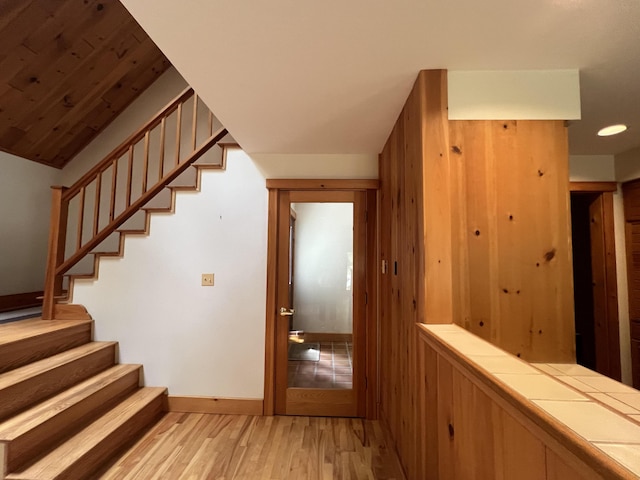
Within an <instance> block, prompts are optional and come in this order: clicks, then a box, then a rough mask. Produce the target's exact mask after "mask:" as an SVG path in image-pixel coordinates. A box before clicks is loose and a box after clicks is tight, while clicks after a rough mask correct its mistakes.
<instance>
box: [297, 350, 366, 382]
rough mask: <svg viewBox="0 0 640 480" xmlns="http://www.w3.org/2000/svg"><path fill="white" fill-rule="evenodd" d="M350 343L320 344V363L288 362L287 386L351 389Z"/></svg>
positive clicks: (351, 352) (351, 351)
mask: <svg viewBox="0 0 640 480" xmlns="http://www.w3.org/2000/svg"><path fill="white" fill-rule="evenodd" d="M352 356H353V345H352V343H351V342H320V361H318V362H308V361H295V360H289V386H290V387H301V388H340V389H350V388H352V380H353V363H352Z"/></svg>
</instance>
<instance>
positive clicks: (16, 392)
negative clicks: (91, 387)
mask: <svg viewBox="0 0 640 480" xmlns="http://www.w3.org/2000/svg"><path fill="white" fill-rule="evenodd" d="M115 347H116V342H91V343H87V344H84V345H81V346H79V347H75V348H72V349H70V350H67V351H64V352H62V353H58V354H57V355H53V356H51V357H48V358H45V359H42V360H39V361H37V362H33V363H30V364H28V365H25V366H23V367H19V368H16V369H15V370H11V371H8V372H5V373H3V374H0V398H2V402H0V418H6V417H8V416H9V415H14V414H16V413H18V412H20V411H22V410H24V409H26V408H28V407H30V406H32V405H34V404H35V403H38V402H40V401H42V400H44V399H46V398H48V397H50V396H52V395H56V394H57V393H59V392H61V391H62V390H64V389H66V388H69V387H71V386H73V385H75V384H77V383H79V382H81V381H83V380H86V379H87V378H89V377H91V376H93V375H96V374H97V373H99V372H101V371H103V370H106V369H107V368H109V367H111V366H113V365H114V364H115V351H116V350H115Z"/></svg>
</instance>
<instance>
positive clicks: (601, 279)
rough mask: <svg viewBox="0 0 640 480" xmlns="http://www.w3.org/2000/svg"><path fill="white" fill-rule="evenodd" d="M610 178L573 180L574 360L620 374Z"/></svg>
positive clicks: (586, 365) (603, 370) (612, 187)
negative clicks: (603, 180) (604, 181)
mask: <svg viewBox="0 0 640 480" xmlns="http://www.w3.org/2000/svg"><path fill="white" fill-rule="evenodd" d="M616 188H617V185H616V184H615V182H611V183H608V182H607V183H602V182H598V183H588V182H585V183H571V188H570V190H571V232H572V245H573V284H574V312H575V331H576V362H577V363H579V364H580V365H583V366H585V367H587V368H589V369H591V370H595V371H597V372H599V373H601V374H603V375H607V376H608V377H611V378H613V379H615V380H620V378H621V371H620V337H619V326H618V303H617V279H616V264H615V240H614V225H613V192H614V191H615V190H616Z"/></svg>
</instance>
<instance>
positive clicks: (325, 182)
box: [267, 178, 380, 190]
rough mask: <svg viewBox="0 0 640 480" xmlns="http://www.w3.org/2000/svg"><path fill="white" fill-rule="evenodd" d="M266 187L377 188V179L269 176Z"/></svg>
mask: <svg viewBox="0 0 640 480" xmlns="http://www.w3.org/2000/svg"><path fill="white" fill-rule="evenodd" d="M267 188H269V189H278V190H377V189H378V188H380V181H379V180H377V179H353V180H351V179H349V180H343V179H290V178H269V179H267Z"/></svg>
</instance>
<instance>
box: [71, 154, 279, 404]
mask: <svg viewBox="0 0 640 480" xmlns="http://www.w3.org/2000/svg"><path fill="white" fill-rule="evenodd" d="M266 236H267V190H266V188H265V181H264V177H263V176H262V175H261V174H260V172H259V171H258V170H257V168H256V167H255V165H254V164H253V162H252V161H251V159H250V158H249V157H248V156H246V155H245V154H244V153H243V152H241V151H234V152H231V153H230V155H229V158H228V165H227V170H226V171H224V172H221V171H205V172H203V174H202V190H201V192H199V193H195V192H193V193H190V192H189V193H187V192H181V193H178V196H177V200H176V212H175V214H154V215H153V217H152V219H151V235H150V236H148V237H136V236H130V237H128V238H127V239H126V244H125V255H124V258H122V259H113V258H103V259H102V260H101V263H100V275H99V279H98V280H95V281H90V280H82V281H76V284H75V291H74V297H73V301H74V302H76V303H81V304H83V305H84V306H85V307H87V309H88V311H89V312H90V314H91V315H92V317H93V318H94V319H95V337H96V339H98V340H117V341H118V342H120V360H121V361H122V362H125V363H142V364H143V365H144V371H145V381H146V384H147V385H161V386H168V387H169V393H170V394H171V395H198V396H216V397H229V398H233V397H238V398H262V397H263V388H264V387H263V381H264V342H265V331H264V329H265V301H266V297H265V295H266V252H267V239H266ZM202 273H214V274H215V286H214V287H202V286H201V285H200V283H201V278H200V276H201V274H202Z"/></svg>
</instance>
